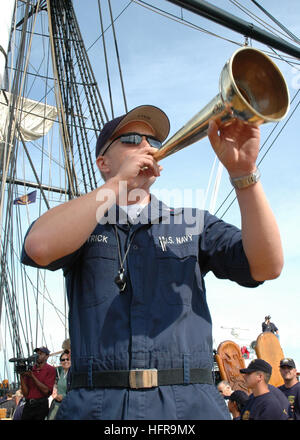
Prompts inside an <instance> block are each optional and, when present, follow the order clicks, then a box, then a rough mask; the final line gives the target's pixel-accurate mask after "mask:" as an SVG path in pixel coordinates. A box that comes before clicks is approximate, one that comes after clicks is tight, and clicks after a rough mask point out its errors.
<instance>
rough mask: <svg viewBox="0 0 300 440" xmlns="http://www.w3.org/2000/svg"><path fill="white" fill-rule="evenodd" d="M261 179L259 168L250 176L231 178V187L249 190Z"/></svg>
mask: <svg viewBox="0 0 300 440" xmlns="http://www.w3.org/2000/svg"><path fill="white" fill-rule="evenodd" d="M259 179H260V171H259V169H258V168H256V170H255V171H254V172H253V173H251V174H248V176H242V177H230V182H231V185H232V186H233V187H234V188H237V189H244V188H248V186H251V185H254V183H256V182H258V181H259Z"/></svg>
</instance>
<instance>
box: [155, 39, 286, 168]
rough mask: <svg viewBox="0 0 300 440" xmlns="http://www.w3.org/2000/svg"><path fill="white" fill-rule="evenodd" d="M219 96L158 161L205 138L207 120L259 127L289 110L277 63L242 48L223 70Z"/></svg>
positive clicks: (164, 149) (169, 143)
mask: <svg viewBox="0 0 300 440" xmlns="http://www.w3.org/2000/svg"><path fill="white" fill-rule="evenodd" d="M219 89H220V93H219V94H218V95H217V96H216V97H215V98H213V99H212V100H211V101H210V102H209V103H208V104H207V105H206V106H205V107H204V108H203V109H202V110H200V112H198V113H197V114H196V115H195V116H194V117H193V118H192V119H191V120H190V121H189V122H187V124H185V125H184V126H183V127H182V128H181V129H180V130H179V131H177V133H175V134H174V135H173V136H172V137H171V138H170V139H169V140H167V142H166V143H165V144H164V145H163V146H162V148H161V149H160V150H158V151H157V152H156V153H155V154H154V158H155V159H156V160H157V161H159V160H161V159H163V158H165V157H167V156H170V155H171V154H173V153H176V152H177V151H179V150H181V149H182V148H185V147H187V146H189V145H191V144H193V143H195V142H197V141H199V140H200V139H202V138H203V137H205V136H207V129H208V124H209V120H210V119H215V120H217V121H218V124H219V126H221V125H224V124H229V123H230V121H232V120H233V119H235V118H238V119H241V120H243V121H246V122H249V123H252V124H256V125H260V124H263V123H265V122H278V121H280V120H281V119H283V118H284V117H285V116H286V114H287V113H288V110H289V92H288V88H287V84H286V82H285V79H284V77H283V75H282V73H281V72H280V70H279V69H278V67H277V66H276V64H275V63H274V62H273V61H272V60H271V59H270V58H269V57H268V56H267V55H265V54H264V53H263V52H261V51H259V50H257V49H253V48H250V47H243V48H240V49H238V50H237V51H235V52H234V53H233V55H232V56H231V58H230V59H229V60H228V61H227V62H226V64H225V66H224V67H223V69H222V72H221V75H220V81H219Z"/></svg>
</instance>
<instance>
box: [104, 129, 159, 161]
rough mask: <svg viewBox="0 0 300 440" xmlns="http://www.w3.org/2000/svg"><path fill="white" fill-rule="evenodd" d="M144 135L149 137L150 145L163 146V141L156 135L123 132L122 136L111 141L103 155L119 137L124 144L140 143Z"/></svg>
mask: <svg viewBox="0 0 300 440" xmlns="http://www.w3.org/2000/svg"><path fill="white" fill-rule="evenodd" d="M144 136H145V138H146V139H147V142H148V143H149V145H151V147H154V148H161V147H162V143H161V141H159V140H158V139H156V138H155V137H154V136H150V135H148V134H140V133H124V134H121V135H120V136H117V137H116V138H114V139H113V140H112V141H111V142H110V144H108V146H107V147H106V148H105V150H104V151H103V153H102V156H103V155H104V153H106V151H107V150H108V149H109V147H110V146H111V144H113V143H114V142H115V141H116V140H118V139H120V141H121V142H122V144H131V145H139V144H140V143H141V142H142V140H143V137H144Z"/></svg>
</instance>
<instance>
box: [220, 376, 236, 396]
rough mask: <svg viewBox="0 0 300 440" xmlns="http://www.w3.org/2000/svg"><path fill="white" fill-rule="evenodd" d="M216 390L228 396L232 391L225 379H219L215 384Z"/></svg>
mask: <svg viewBox="0 0 300 440" xmlns="http://www.w3.org/2000/svg"><path fill="white" fill-rule="evenodd" d="M217 388H218V391H219V393H220V394H222V396H224V397H228V396H230V394H232V393H233V389H232V388H231V386H230V383H229V382H227V380H221V382H219V383H218V385H217Z"/></svg>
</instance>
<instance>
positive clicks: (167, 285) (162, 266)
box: [156, 243, 198, 306]
mask: <svg viewBox="0 0 300 440" xmlns="http://www.w3.org/2000/svg"><path fill="white" fill-rule="evenodd" d="M156 256H157V258H158V267H159V269H158V277H159V285H160V288H161V289H162V291H161V294H162V296H163V297H164V299H165V301H166V302H167V303H168V304H171V305H187V306H189V305H190V304H191V301H192V293H193V287H194V283H195V276H196V267H197V264H198V262H197V254H195V243H189V244H186V243H185V244H180V245H172V246H167V247H166V249H165V250H163V249H161V247H156Z"/></svg>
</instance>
